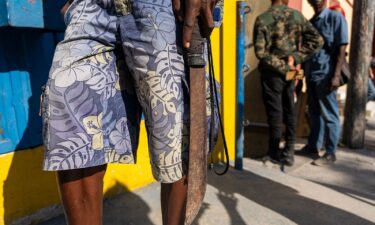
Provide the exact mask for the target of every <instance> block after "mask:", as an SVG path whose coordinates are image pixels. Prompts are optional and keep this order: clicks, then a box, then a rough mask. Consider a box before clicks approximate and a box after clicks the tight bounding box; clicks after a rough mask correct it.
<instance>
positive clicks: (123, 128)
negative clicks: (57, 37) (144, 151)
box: [41, 0, 216, 225]
mask: <svg viewBox="0 0 375 225" xmlns="http://www.w3.org/2000/svg"><path fill="white" fill-rule="evenodd" d="M215 4H216V1H215V0H184V1H182V0H155V1H152V2H147V1H141V0H132V1H130V0H69V1H68V2H67V3H66V5H65V6H64V7H63V9H62V14H63V15H64V21H65V23H66V25H67V28H66V31H65V36H64V40H63V41H61V42H60V43H59V44H58V46H57V47H56V51H55V55H54V59H53V63H52V66H51V70H50V75H49V79H48V81H47V84H46V86H45V88H44V89H43V93H42V102H41V115H42V117H43V133H44V135H43V139H44V145H45V158H44V164H43V169H44V170H46V171H57V178H58V185H59V191H60V197H61V201H62V204H63V206H64V211H65V215H66V220H67V222H68V224H69V225H86V224H87V225H88V224H89V225H101V224H102V218H103V215H102V214H103V213H102V200H103V177H104V174H105V171H106V167H107V164H108V163H135V161H136V149H137V146H138V136H139V126H140V125H139V122H140V118H141V117H140V115H141V112H143V114H144V117H145V124H146V128H147V133H148V142H149V151H150V157H151V164H152V169H153V175H154V177H155V179H157V180H158V181H159V182H161V183H162V184H161V205H162V218H163V224H164V225H182V224H184V223H185V220H186V218H185V211H186V202H187V184H188V183H187V167H188V152H189V150H188V148H189V129H188V127H189V125H188V123H189V104H190V101H189V92H188V90H189V87H188V86H187V85H188V83H189V82H188V81H187V77H188V75H189V76H190V77H192V76H194V75H195V74H187V73H186V71H187V63H186V62H185V61H184V60H185V56H184V52H183V51H181V48H182V47H183V48H185V49H190V48H191V46H193V45H194V43H193V41H192V39H193V37H192V36H193V30H194V26H195V25H196V24H199V31H200V35H201V36H202V38H208V37H209V36H210V34H211V31H212V29H213V27H214V21H213V17H212V10H213V9H214V6H215ZM198 20H199V22H197V21H198ZM195 69H197V70H190V71H197V72H199V73H202V71H204V67H199V68H195ZM203 74H204V73H203ZM190 85H191V84H190ZM192 88H193V87H190V90H191V89H192ZM204 91H206V90H204ZM204 95H205V93H204ZM205 108H206V107H205V106H204V109H205ZM209 113H210V112H209ZM209 113H208V114H209ZM204 116H205V118H204V121H207V119H208V115H207V114H204ZM205 126H206V127H207V124H205ZM204 133H205V132H204ZM192 136H195V134H194V135H192ZM198 139H205V136H200V137H198ZM200 147H201V150H202V151H204V152H205V151H206V149H205V147H202V146H200Z"/></svg>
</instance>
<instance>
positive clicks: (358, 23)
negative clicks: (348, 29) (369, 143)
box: [343, 0, 375, 149]
mask: <svg viewBox="0 0 375 225" xmlns="http://www.w3.org/2000/svg"><path fill="white" fill-rule="evenodd" d="M374 14H375V1H374V0H355V1H354V6H353V25H352V38H351V40H352V42H351V47H350V60H349V61H350V72H351V75H352V76H351V79H350V81H349V84H348V88H347V98H346V106H345V120H344V130H343V143H344V144H346V145H347V146H348V147H349V148H353V149H360V148H364V143H365V130H366V118H365V117H366V103H367V82H368V75H369V65H370V62H369V60H370V55H371V49H372V48H371V45H372V38H373V29H374Z"/></svg>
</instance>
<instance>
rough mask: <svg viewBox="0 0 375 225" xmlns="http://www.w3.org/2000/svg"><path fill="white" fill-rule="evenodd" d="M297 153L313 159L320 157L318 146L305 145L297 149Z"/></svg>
mask: <svg viewBox="0 0 375 225" xmlns="http://www.w3.org/2000/svg"><path fill="white" fill-rule="evenodd" d="M295 154H296V155H301V156H305V157H309V158H312V159H317V158H319V152H318V149H316V148H310V146H308V145H305V146H304V147H303V148H302V149H301V150H299V151H295Z"/></svg>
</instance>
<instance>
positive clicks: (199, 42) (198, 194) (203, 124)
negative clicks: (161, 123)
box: [185, 22, 207, 225]
mask: <svg viewBox="0 0 375 225" xmlns="http://www.w3.org/2000/svg"><path fill="white" fill-rule="evenodd" d="M205 47H206V39H204V38H202V35H201V33H200V30H199V26H198V23H197V22H196V23H195V26H194V31H193V36H192V40H191V47H190V48H189V49H186V51H187V60H188V66H189V90H190V141H189V164H188V172H187V174H188V184H187V203H186V214H185V225H190V224H191V223H192V222H193V220H194V219H195V217H196V216H197V214H198V212H199V209H200V207H201V205H202V202H203V198H204V195H205V193H206V185H207V151H206V149H207V112H206V76H205V74H206V71H205V66H206V60H205V58H204V53H205Z"/></svg>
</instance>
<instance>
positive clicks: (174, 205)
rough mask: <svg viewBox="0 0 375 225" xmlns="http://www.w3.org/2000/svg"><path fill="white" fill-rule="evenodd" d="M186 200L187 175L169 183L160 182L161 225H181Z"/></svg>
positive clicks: (183, 220) (183, 219)
mask: <svg viewBox="0 0 375 225" xmlns="http://www.w3.org/2000/svg"><path fill="white" fill-rule="evenodd" d="M186 200H187V177H186V176H184V177H183V178H182V179H180V180H179V181H177V182H175V183H171V184H161V204H162V216H163V225H183V224H184V222H185V211H186Z"/></svg>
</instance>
